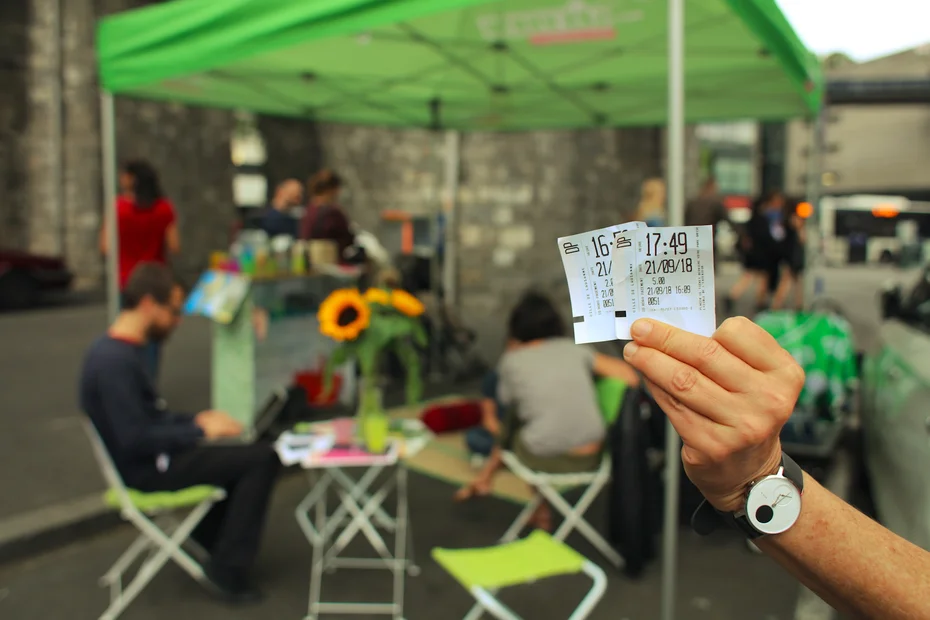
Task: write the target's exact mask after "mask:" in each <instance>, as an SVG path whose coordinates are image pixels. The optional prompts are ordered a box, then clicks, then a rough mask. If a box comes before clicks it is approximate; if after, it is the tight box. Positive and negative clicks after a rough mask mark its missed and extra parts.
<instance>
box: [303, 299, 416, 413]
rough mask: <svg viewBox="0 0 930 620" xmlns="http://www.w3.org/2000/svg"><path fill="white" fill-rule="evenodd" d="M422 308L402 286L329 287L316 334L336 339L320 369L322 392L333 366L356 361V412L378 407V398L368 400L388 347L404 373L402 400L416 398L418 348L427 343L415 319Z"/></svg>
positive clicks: (328, 387)
mask: <svg viewBox="0 0 930 620" xmlns="http://www.w3.org/2000/svg"><path fill="white" fill-rule="evenodd" d="M424 310H425V309H424V307H423V303H422V302H421V301H420V300H419V299H417V298H416V297H414V296H413V295H411V294H410V293H408V292H406V291H402V290H386V289H380V288H370V289H368V290H366V291H365V292H364V293H361V292H360V291H359V290H358V289H354V288H349V289H339V290H336V291H333V292H332V293H331V294H330V295H329V296H328V297H327V298H326V299H325V300H324V301H323V303H322V304H321V305H320V309H319V312H318V314H317V319H318V320H319V323H320V333H322V334H323V335H325V336H328V337H329V338H332V339H333V340H335V341H336V342H338V343H339V345H338V346H337V347H336V349H335V351H333V353H332V355H330V357H329V359H327V360H326V365H325V367H324V369H323V392H324V394H328V393H329V392H330V390H331V389H332V382H333V373H334V371H335V369H336V367H337V366H339V365H341V364H344V363H346V362H347V361H349V360H356V361H357V362H358V365H359V371H360V373H361V378H362V385H361V389H360V392H359V393H360V396H361V403H360V411H363V412H364V410H365V409H366V408H371V407H375V408H377V407H380V402H378V403H373V402H372V400H373V399H374V398H377V393H378V387H377V386H378V380H377V378H378V377H377V375H378V371H379V369H380V358H381V354H382V353H383V352H384V351H388V350H391V351H393V352H394V353H395V354H396V355H397V357H398V358H399V359H400V361H401V363H402V364H403V365H404V368H405V370H406V372H407V382H406V392H407V400H408V402H410V403H411V404H412V403H415V402H417V401H418V400H419V399H420V397H421V395H422V391H423V383H422V379H421V376H420V351H419V349H420V348H425V347H426V345H427V337H426V330H425V329H423V325H422V323H421V321H420V317H421V316H422V314H423V312H424Z"/></svg>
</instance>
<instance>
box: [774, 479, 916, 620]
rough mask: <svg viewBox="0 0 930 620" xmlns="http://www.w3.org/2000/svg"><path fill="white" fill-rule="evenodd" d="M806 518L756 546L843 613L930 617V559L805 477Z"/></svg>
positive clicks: (886, 619)
mask: <svg viewBox="0 0 930 620" xmlns="http://www.w3.org/2000/svg"><path fill="white" fill-rule="evenodd" d="M803 502H804V503H803V507H802V510H801V516H800V518H799V519H798V522H797V523H795V525H794V527H792V528H791V529H790V530H788V531H787V532H785V533H783V534H778V535H776V536H764V537H762V538H760V539H758V540H757V541H756V544H757V545H758V547H759V548H760V549H762V550H763V551H764V552H765V553H766V554H768V555H770V556H771V557H772V558H773V559H774V560H775V561H776V562H778V563H779V564H781V565H782V566H783V567H784V568H785V569H786V570H788V572H790V573H791V574H793V575H794V576H795V577H797V579H798V580H799V581H800V582H801V583H803V584H804V585H805V586H807V587H808V588H810V589H811V590H812V591H813V592H815V593H816V594H817V595H818V596H820V597H821V598H822V599H823V600H824V601H826V602H827V603H829V604H830V605H832V606H833V607H834V608H836V609H837V610H839V611H841V612H843V613H846V614H851V615H853V616H854V617H861V618H881V619H882V620H898V619H900V620H904V619H908V620H910V619H913V618H926V617H930V580H928V578H927V576H928V575H930V553H928V552H926V551H924V550H923V549H921V548H920V547H918V546H916V545H913V544H911V543H909V542H907V541H906V540H904V539H903V538H901V537H900V536H897V535H896V534H893V533H892V532H890V531H888V530H887V529H885V528H884V527H882V526H881V525H879V524H878V523H876V522H875V521H873V520H872V519H869V518H868V517H866V516H865V515H863V514H862V513H861V512H859V511H858V510H856V509H855V508H853V507H852V506H850V505H849V504H847V503H846V502H844V501H843V500H841V499H840V498H839V497H837V496H836V495H833V494H832V493H830V492H829V491H828V490H826V489H825V488H823V487H822V486H820V485H819V484H817V482H816V481H815V480H814V479H813V478H811V477H810V476H808V475H806V474H805V476H804V495H803Z"/></svg>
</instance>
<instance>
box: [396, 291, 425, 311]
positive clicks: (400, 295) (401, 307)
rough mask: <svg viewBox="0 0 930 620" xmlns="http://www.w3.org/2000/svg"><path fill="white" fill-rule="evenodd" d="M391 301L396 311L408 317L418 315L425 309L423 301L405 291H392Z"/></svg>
mask: <svg viewBox="0 0 930 620" xmlns="http://www.w3.org/2000/svg"><path fill="white" fill-rule="evenodd" d="M391 303H392V304H393V305H394V308H395V309H396V310H397V311H398V312H400V313H402V314H406V315H407V316H410V317H414V316H420V315H421V314H423V313H424V312H425V311H426V308H425V307H424V306H423V302H422V301H420V300H419V299H417V298H416V297H414V296H413V295H411V294H410V293H408V292H407V291H401V290H397V291H393V292H392V293H391Z"/></svg>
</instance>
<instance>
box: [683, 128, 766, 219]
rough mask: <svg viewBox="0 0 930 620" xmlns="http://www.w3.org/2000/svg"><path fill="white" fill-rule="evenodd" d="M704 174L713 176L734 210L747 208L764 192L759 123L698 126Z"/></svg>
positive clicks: (697, 132)
mask: <svg viewBox="0 0 930 620" xmlns="http://www.w3.org/2000/svg"><path fill="white" fill-rule="evenodd" d="M695 133H696V136H697V139H698V142H699V144H700V150H701V173H702V176H703V177H704V178H707V177H713V178H715V179H716V180H717V186H718V188H719V191H720V193H721V195H722V196H723V197H724V202H725V204H726V205H727V206H728V207H730V208H744V207H747V206H748V205H749V203H750V201H751V200H752V197H753V196H755V195H756V194H758V193H759V190H760V182H761V178H760V146H761V142H760V131H759V124H758V123H756V122H755V121H738V122H731V123H713V124H705V125H698V126H697V128H696V130H695Z"/></svg>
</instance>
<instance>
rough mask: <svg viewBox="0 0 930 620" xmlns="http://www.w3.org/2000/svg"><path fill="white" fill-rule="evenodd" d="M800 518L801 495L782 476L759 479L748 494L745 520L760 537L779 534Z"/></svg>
mask: <svg viewBox="0 0 930 620" xmlns="http://www.w3.org/2000/svg"><path fill="white" fill-rule="evenodd" d="M800 514H801V494H800V493H799V492H798V489H797V487H796V486H794V484H793V483H792V482H791V481H790V480H788V479H787V478H783V477H782V476H769V477H768V478H763V479H762V480H760V481H759V482H757V483H756V484H755V485H753V487H752V489H750V491H749V497H748V498H747V499H746V518H747V519H749V522H750V523H751V524H752V526H753V527H754V528H756V529H757V530H759V531H760V532H762V533H763V534H780V533H782V532H784V531H785V530H787V529H788V528H790V527H791V526H792V525H794V523H795V521H797V520H798V515H800Z"/></svg>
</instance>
